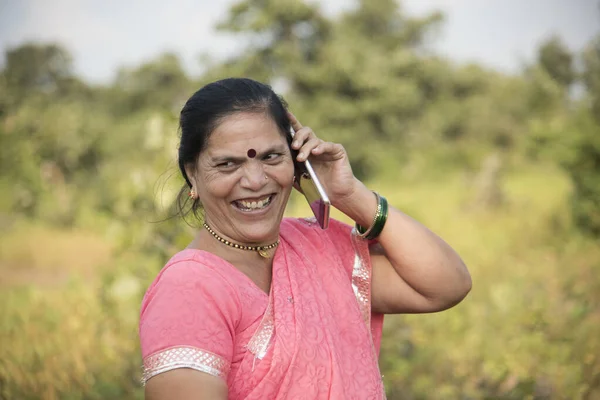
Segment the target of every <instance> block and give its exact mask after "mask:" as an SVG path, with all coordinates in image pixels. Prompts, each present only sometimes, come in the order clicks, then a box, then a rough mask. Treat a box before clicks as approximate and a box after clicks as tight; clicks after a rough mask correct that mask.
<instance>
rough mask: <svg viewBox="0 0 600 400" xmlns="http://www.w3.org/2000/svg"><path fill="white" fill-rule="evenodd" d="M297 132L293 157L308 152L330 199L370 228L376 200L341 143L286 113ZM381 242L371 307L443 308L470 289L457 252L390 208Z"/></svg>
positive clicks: (376, 254)
mask: <svg viewBox="0 0 600 400" xmlns="http://www.w3.org/2000/svg"><path fill="white" fill-rule="evenodd" d="M289 117H290V121H291V123H292V126H293V128H294V130H295V131H296V135H295V137H294V142H293V143H292V148H294V149H297V150H299V153H298V157H297V160H298V161H299V162H302V161H305V160H306V159H307V158H308V157H309V155H310V159H311V163H312V165H313V167H314V168H315V170H316V172H317V175H318V176H319V177H320V178H321V181H322V183H323V186H325V190H326V192H327V194H328V195H329V198H330V200H331V204H332V205H333V206H334V207H335V208H337V209H338V210H340V211H341V212H343V213H344V214H346V215H347V216H348V217H350V218H352V219H353V220H354V221H356V222H358V223H359V224H360V225H361V226H364V227H369V226H370V225H371V223H372V222H373V219H374V216H375V213H376V212H377V200H376V197H375V195H374V194H373V192H371V191H370V190H369V189H368V188H367V187H366V186H365V185H364V184H363V183H362V182H360V181H359V180H358V179H356V178H355V177H354V174H353V173H352V168H351V167H350V162H349V160H348V156H347V154H346V151H345V150H344V147H343V146H342V145H340V144H336V143H331V142H324V141H323V140H321V139H319V138H318V137H317V136H316V135H315V134H314V132H313V131H312V129H310V128H309V127H303V126H302V124H300V122H299V121H298V120H297V119H296V117H295V116H294V115H293V114H291V113H289ZM377 239H378V242H379V244H378V245H375V246H372V248H371V263H372V265H373V284H372V308H373V311H376V312H381V313H388V314H393V313H425V312H435V311H441V310H444V309H446V308H450V307H452V306H454V305H455V304H457V303H458V302H460V301H461V300H462V299H463V298H464V297H465V296H466V295H467V293H469V291H470V290H471V276H470V275H469V272H468V270H467V268H466V266H465V264H464V263H463V262H462V260H461V259H460V257H459V256H458V255H457V254H456V253H455V252H454V250H452V248H451V247H450V246H449V245H448V244H446V243H445V242H444V241H443V240H442V239H440V238H439V237H438V236H437V235H435V234H434V233H433V232H431V231H430V230H429V229H427V228H426V227H424V226H423V225H421V224H420V223H418V222H417V221H415V220H413V219H412V218H410V217H409V216H407V215H405V214H403V213H402V212H400V211H398V210H396V209H394V208H392V207H390V208H389V212H388V219H387V222H386V223H385V226H384V228H383V231H382V232H381V234H380V235H379V237H378V238H377Z"/></svg>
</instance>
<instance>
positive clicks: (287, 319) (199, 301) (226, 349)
mask: <svg viewBox="0 0 600 400" xmlns="http://www.w3.org/2000/svg"><path fill="white" fill-rule="evenodd" d="M180 123H181V143H180V148H179V166H180V169H181V172H182V174H183V176H184V178H185V180H186V182H187V185H188V186H189V190H190V192H189V195H190V197H191V198H192V200H193V207H194V209H196V208H198V207H199V206H200V205H201V206H202V208H203V210H204V224H203V227H204V229H201V230H199V231H198V233H197V235H196V237H195V238H194V239H193V241H192V242H191V243H190V245H189V246H188V247H187V248H186V249H184V250H183V251H181V252H179V253H178V254H176V255H175V256H173V258H172V259H171V260H170V261H169V262H168V263H167V265H166V266H165V267H164V268H163V269H162V271H161V272H160V273H159V275H158V277H157V278H156V280H155V281H154V283H153V284H152V285H151V286H150V288H149V289H148V291H147V293H146V296H145V297H144V300H143V303H142V310H141V320H140V338H141V346H142V354H143V358H144V382H145V384H146V389H145V390H146V396H147V398H148V399H151V400H161V399H182V400H185V399H196V400H197V399H382V398H384V397H385V392H384V389H383V385H382V381H381V376H380V372H379V369H378V365H377V357H378V350H379V343H380V339H381V327H382V323H383V314H392V313H426V312H435V311H440V310H444V309H447V308H449V307H452V306H453V305H455V304H457V303H458V302H460V301H461V300H462V299H463V298H464V297H465V296H466V294H467V293H468V292H469V290H470V288H471V280H470V276H469V273H468V271H467V269H466V267H465V265H464V264H463V262H462V261H461V259H460V258H459V256H458V255H457V254H456V253H455V252H454V251H453V250H452V249H451V248H450V247H449V246H448V245H447V244H446V243H445V242H444V241H442V240H441V239H440V238H439V237H437V236H436V235H435V234H433V233H432V232H430V231H429V230H428V229H427V228H425V227H424V226H422V225H420V224H419V223H418V222H416V221H414V220H412V219H411V218H409V217H408V216H406V215H405V214H403V213H402V212H400V211H398V210H396V209H394V208H392V207H388V206H387V202H386V201H385V198H384V197H383V196H380V195H378V194H377V193H374V192H372V191H370V190H369V189H368V188H367V187H366V186H365V185H364V184H363V183H362V182H360V181H359V180H358V179H356V178H355V177H354V175H353V174H352V170H351V168H350V163H349V162H348V157H347V154H346V152H345V151H344V148H343V147H342V146H341V145H339V144H334V143H329V142H324V141H323V140H321V139H319V138H318V137H317V136H316V135H315V133H314V132H313V131H312V130H311V129H310V128H308V127H303V126H302V125H301V124H300V122H299V121H298V120H297V119H296V118H295V117H294V116H293V115H292V114H291V113H289V112H287V111H286V108H285V107H284V105H283V104H282V102H281V100H280V99H279V98H278V97H277V95H276V94H275V93H273V91H272V90H271V88H270V87H268V86H266V85H263V84H261V83H258V82H255V81H252V80H249V79H226V80H222V81H218V82H214V83H211V84H209V85H207V86H205V87H203V88H202V89H200V90H199V91H198V92H196V93H195V94H194V95H193V96H192V97H191V98H190V99H189V100H188V102H187V103H186V105H185V106H184V108H183V110H182V111H181V119H180ZM290 127H292V128H293V129H294V131H295V137H294V139H293V142H292V139H291V136H290V135H289V134H288V132H289V131H290ZM308 157H310V160H311V162H312V164H313V167H314V169H315V170H316V173H317V175H318V176H319V178H320V180H321V181H322V183H323V186H324V187H325V190H326V192H327V194H328V195H329V197H330V200H331V203H332V205H333V206H334V207H336V208H337V209H338V210H340V211H341V212H343V213H344V214H346V215H347V216H348V217H350V218H351V219H352V220H354V221H356V224H357V226H356V229H352V227H350V226H347V225H345V224H343V223H341V222H338V221H335V220H332V221H331V222H330V225H329V228H328V229H326V230H323V229H321V228H320V227H319V225H318V224H316V223H315V221H314V219H312V220H311V219H291V218H283V214H284V210H285V207H286V204H287V201H288V198H289V196H290V192H291V191H292V188H293V187H294V181H295V178H294V177H295V170H296V169H297V168H298V164H297V163H299V162H303V161H305V160H306V159H307V158H308Z"/></svg>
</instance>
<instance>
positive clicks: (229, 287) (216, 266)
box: [143, 249, 237, 303]
mask: <svg viewBox="0 0 600 400" xmlns="http://www.w3.org/2000/svg"><path fill="white" fill-rule="evenodd" d="M223 263H224V261H223V260H221V259H219V258H218V257H217V256H214V255H212V254H211V253H208V252H205V251H201V250H194V249H185V250H182V251H180V252H178V253H176V254H175V255H173V256H172V257H171V258H170V259H169V261H167V263H166V264H165V266H164V267H163V268H162V269H161V270H160V272H159V273H158V274H157V276H156V277H155V278H154V280H153V282H152V283H151V284H150V286H149V287H148V289H147V291H146V294H145V296H144V301H143V303H147V302H148V300H149V299H151V298H152V297H153V295H154V294H155V293H156V292H157V291H159V290H163V291H179V292H182V293H183V292H186V291H193V292H194V293H204V294H212V295H215V294H219V293H220V295H219V296H233V297H234V298H235V297H236V296H237V295H236V291H235V289H234V287H233V283H232V282H231V281H230V277H228V276H227V274H226V273H224V271H223V265H222V264H223ZM199 289H200V290H199Z"/></svg>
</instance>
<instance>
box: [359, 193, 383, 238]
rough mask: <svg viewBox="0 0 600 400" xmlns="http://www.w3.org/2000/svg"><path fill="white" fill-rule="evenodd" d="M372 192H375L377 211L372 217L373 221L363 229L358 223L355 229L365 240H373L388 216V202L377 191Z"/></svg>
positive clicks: (379, 232)
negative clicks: (367, 227)
mask: <svg viewBox="0 0 600 400" xmlns="http://www.w3.org/2000/svg"><path fill="white" fill-rule="evenodd" d="M373 193H375V196H376V197H377V212H376V213H375V217H374V218H373V223H372V224H371V226H370V227H369V229H365V228H364V227H362V226H361V225H359V224H358V223H357V224H356V230H357V231H358V233H359V235H358V236H359V237H361V238H363V239H366V240H373V239H375V238H377V237H378V236H379V235H380V234H381V231H382V230H383V227H384V225H385V222H386V221H387V217H388V202H387V200H386V198H385V197H383V196H380V195H379V193H377V192H373Z"/></svg>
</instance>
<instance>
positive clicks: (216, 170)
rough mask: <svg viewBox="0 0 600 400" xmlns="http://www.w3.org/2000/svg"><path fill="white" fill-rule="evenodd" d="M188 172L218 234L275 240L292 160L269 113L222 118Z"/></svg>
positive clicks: (239, 238)
mask: <svg viewBox="0 0 600 400" xmlns="http://www.w3.org/2000/svg"><path fill="white" fill-rule="evenodd" d="M252 156H253V157H252ZM188 176H193V178H192V183H193V185H194V189H195V190H196V192H197V193H198V196H199V198H200V201H201V202H202V205H203V207H204V211H205V219H206V222H207V223H208V224H209V225H210V226H211V227H212V228H213V229H214V230H215V231H216V232H218V233H220V234H221V235H224V236H226V237H228V238H229V239H231V240H233V241H237V242H242V243H266V242H269V243H271V242H274V241H275V240H277V237H278V235H279V224H280V222H281V219H282V218H283V213H284V211H285V206H286V204H287V201H288V198H289V196H290V192H291V190H292V184H293V182H292V179H293V176H294V163H293V161H292V156H291V153H290V149H289V147H288V144H287V141H286V140H285V138H284V137H283V135H282V134H281V132H280V131H279V129H278V127H277V125H276V124H275V122H274V121H273V120H272V118H270V116H269V115H268V114H266V113H246V112H239V113H236V114H232V115H230V116H228V117H226V118H225V119H224V120H223V121H221V123H220V124H219V125H218V126H217V128H216V129H215V130H214V131H213V133H212V134H211V135H210V137H209V139H208V142H207V146H206V148H205V150H204V151H203V152H202V153H200V156H199V158H198V162H197V165H196V171H193V172H192V174H189V173H188Z"/></svg>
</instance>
